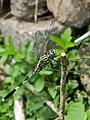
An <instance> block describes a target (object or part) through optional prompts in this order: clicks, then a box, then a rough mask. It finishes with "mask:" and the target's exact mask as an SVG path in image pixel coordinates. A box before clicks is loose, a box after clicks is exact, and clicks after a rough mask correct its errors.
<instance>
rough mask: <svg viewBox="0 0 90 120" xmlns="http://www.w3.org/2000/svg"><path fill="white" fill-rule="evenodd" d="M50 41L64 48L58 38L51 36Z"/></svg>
mask: <svg viewBox="0 0 90 120" xmlns="http://www.w3.org/2000/svg"><path fill="white" fill-rule="evenodd" d="M50 39H51V40H52V41H53V42H55V43H56V44H57V45H58V46H60V47H64V43H63V41H62V39H61V38H60V37H57V36H51V37H50Z"/></svg>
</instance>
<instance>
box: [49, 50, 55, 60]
mask: <svg viewBox="0 0 90 120" xmlns="http://www.w3.org/2000/svg"><path fill="white" fill-rule="evenodd" d="M55 56H56V54H55V51H54V50H49V57H50V58H54V57H55Z"/></svg>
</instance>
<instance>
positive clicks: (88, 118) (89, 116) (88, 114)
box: [86, 109, 90, 120]
mask: <svg viewBox="0 0 90 120" xmlns="http://www.w3.org/2000/svg"><path fill="white" fill-rule="evenodd" d="M86 113H87V120H90V109H88V110H87V111H86Z"/></svg>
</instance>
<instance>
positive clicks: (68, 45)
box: [64, 42, 75, 49]
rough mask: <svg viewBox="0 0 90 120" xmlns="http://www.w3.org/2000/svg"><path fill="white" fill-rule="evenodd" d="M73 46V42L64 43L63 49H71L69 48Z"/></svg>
mask: <svg viewBox="0 0 90 120" xmlns="http://www.w3.org/2000/svg"><path fill="white" fill-rule="evenodd" d="M74 46H75V44H74V43H73V42H66V43H65V47H64V48H65V49H67V48H71V47H74Z"/></svg>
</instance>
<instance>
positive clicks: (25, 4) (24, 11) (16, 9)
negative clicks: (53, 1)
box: [11, 0, 48, 20]
mask: <svg viewBox="0 0 90 120" xmlns="http://www.w3.org/2000/svg"><path fill="white" fill-rule="evenodd" d="M38 2H39V4H38V5H39V6H38V16H41V15H43V14H45V13H47V11H48V10H47V7H46V0H39V1H38ZM11 12H12V14H13V15H14V16H16V17H17V18H20V19H24V20H30V19H31V18H33V16H34V14H35V0H11Z"/></svg>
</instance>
